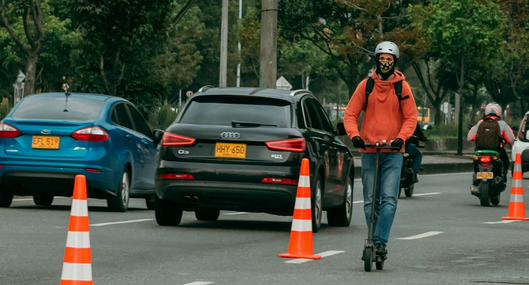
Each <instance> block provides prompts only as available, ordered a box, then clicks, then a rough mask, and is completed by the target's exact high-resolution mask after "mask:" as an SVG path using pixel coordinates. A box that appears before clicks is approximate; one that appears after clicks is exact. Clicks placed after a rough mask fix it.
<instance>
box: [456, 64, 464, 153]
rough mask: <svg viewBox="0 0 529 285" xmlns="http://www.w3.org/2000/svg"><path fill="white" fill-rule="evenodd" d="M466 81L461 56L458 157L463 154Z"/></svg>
mask: <svg viewBox="0 0 529 285" xmlns="http://www.w3.org/2000/svg"><path fill="white" fill-rule="evenodd" d="M464 80H465V62H464V57H463V55H461V61H460V73H459V80H458V81H459V82H458V83H459V90H458V91H457V92H458V93H459V96H457V97H456V98H457V99H458V101H459V114H458V118H457V155H462V154H463V109H464V108H463V100H461V96H463V84H464Z"/></svg>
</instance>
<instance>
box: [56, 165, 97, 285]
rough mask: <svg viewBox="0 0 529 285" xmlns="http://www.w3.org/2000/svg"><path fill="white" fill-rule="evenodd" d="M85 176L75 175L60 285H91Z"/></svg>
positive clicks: (90, 255)
mask: <svg viewBox="0 0 529 285" xmlns="http://www.w3.org/2000/svg"><path fill="white" fill-rule="evenodd" d="M93 284H94V282H93V281H92V249H91V248H90V220H89V219H88V195H87V193H86V177H85V176H84V175H76V176H75V185H74V190H73V199H72V209H71V212H70V227H69V228H68V236H67V238H66V250H65V252H64V263H63V266H62V276H61V285H93Z"/></svg>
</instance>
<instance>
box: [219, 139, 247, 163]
mask: <svg viewBox="0 0 529 285" xmlns="http://www.w3.org/2000/svg"><path fill="white" fill-rule="evenodd" d="M215 157H219V158H237V159H246V144H235V143H217V144H215Z"/></svg>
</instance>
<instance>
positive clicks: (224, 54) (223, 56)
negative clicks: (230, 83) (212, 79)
mask: <svg viewBox="0 0 529 285" xmlns="http://www.w3.org/2000/svg"><path fill="white" fill-rule="evenodd" d="M228 2H229V0H222V22H221V25H220V71H219V87H221V88H222V87H226V82H227V77H228Z"/></svg>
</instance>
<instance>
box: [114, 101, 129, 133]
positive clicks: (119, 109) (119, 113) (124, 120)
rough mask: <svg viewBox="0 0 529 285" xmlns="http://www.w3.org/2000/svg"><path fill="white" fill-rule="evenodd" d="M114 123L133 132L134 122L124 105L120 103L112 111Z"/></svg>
mask: <svg viewBox="0 0 529 285" xmlns="http://www.w3.org/2000/svg"><path fill="white" fill-rule="evenodd" d="M112 121H113V122H114V123H116V124H118V125H120V126H123V127H125V128H128V129H131V130H133V129H134V128H133V126H132V121H131V119H130V116H129V112H128V111H127V109H126V107H125V104H124V103H119V104H117V105H115V106H114V109H113V110H112Z"/></svg>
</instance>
